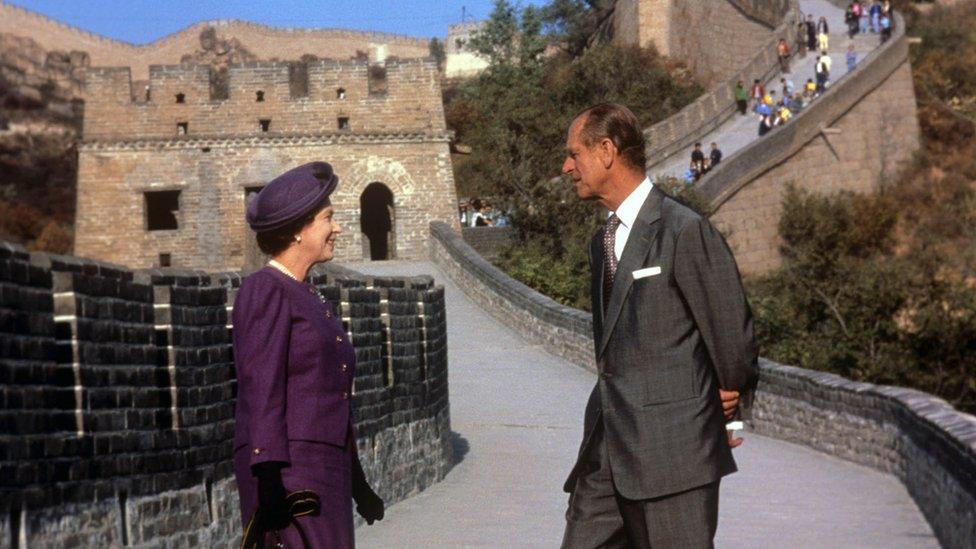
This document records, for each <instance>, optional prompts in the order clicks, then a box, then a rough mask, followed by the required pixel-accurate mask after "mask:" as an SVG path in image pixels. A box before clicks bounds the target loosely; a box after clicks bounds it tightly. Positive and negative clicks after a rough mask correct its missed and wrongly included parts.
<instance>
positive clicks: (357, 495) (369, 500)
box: [352, 456, 385, 524]
mask: <svg viewBox="0 0 976 549" xmlns="http://www.w3.org/2000/svg"><path fill="white" fill-rule="evenodd" d="M352 499H353V500H354V501H355V502H356V512H357V513H359V516H361V517H363V518H364V519H366V524H373V522H375V521H377V520H383V515H384V514H385V508H384V505H383V500H382V499H380V497H379V496H377V495H376V492H374V491H373V489H372V488H370V487H369V483H368V482H366V474H365V473H364V472H363V466H362V464H361V463H359V457H358V456H356V457H355V458H354V459H353V464H352Z"/></svg>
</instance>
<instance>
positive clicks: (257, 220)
mask: <svg viewBox="0 0 976 549" xmlns="http://www.w3.org/2000/svg"><path fill="white" fill-rule="evenodd" d="M338 184H339V177H338V176H337V175H336V174H335V172H333V171H332V166H331V165H330V164H329V163H327V162H309V163H308V164H303V165H301V166H299V167H297V168H294V169H291V170H288V171H287V172H285V173H283V174H281V175H279V176H278V177H276V178H274V179H273V180H272V181H271V183H268V185H267V186H266V187H265V188H264V189H261V192H259V193H258V196H257V197H256V198H255V199H254V200H252V201H251V204H250V205H249V206H248V207H247V224H248V225H250V226H251V229H252V230H254V231H255V232H263V231H271V230H274V229H280V228H281V227H284V226H285V225H288V224H289V223H291V222H293V221H295V220H298V219H301V218H302V216H304V215H306V214H307V213H309V212H311V211H312V208H315V206H317V205H318V204H320V203H321V202H322V200H324V199H325V198H326V197H327V196H329V195H330V194H332V191H334V190H335V188H336V185H338Z"/></svg>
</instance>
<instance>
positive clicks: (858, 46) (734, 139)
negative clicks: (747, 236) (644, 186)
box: [648, 0, 880, 179]
mask: <svg viewBox="0 0 976 549" xmlns="http://www.w3.org/2000/svg"><path fill="white" fill-rule="evenodd" d="M800 10H801V11H802V12H803V13H804V16H805V15H806V14H811V15H813V19H814V20H815V21H816V20H819V19H820V16H824V17H826V18H827V24H828V26H829V28H830V31H831V32H830V59H831V61H832V65H831V71H830V74H831V82H832V83H836V82H837V80H838V79H840V78H843V77H844V75H845V74H847V61H846V60H845V57H844V55H845V54H846V53H847V46H848V44H850V43H851V40H850V39H849V38H848V37H847V25H846V24H845V23H844V10H841V9H840V8H838V7H836V6H834V5H833V4H831V3H830V2H828V1H827V0H800ZM853 42H854V49H855V51H857V59H858V62H859V63H860V62H861V61H863V60H864V58H865V57H866V56H867V55H868V53H870V52H871V51H872V50H874V49H875V48H877V47H878V45H879V44H880V38H879V36H878V35H877V34H872V33H871V32H868V33H867V34H859V35H857V36H855V37H854V40H853ZM792 46H793V45H792V44H791V47H792ZM815 63H816V54H815V53H812V52H811V53H808V54H807V56H806V57H805V58H804V59H796V58H794V59H793V60H792V63H791V67H790V70H791V72H790V73H789V74H776V76H774V77H773V78H771V79H770V80H769V82H766V83H764V85H765V86H766V89H767V90H770V89H772V90H776V96H777V99H779V98H781V97H782V85H781V84H780V82H779V80H780V78H782V77H784V76H785V77H786V78H787V79H788V80H792V81H793V85H794V86H795V87H796V89H797V90H802V89H803V86H804V85H805V84H806V82H807V79H808V78H813V79H814V81H816V78H815V73H814V64H815ZM745 85H746V89H748V88H749V86H751V85H752V81H751V80H750V81H748V82H745ZM750 108H751V103H750ZM788 123H789V122H787V124H788ZM758 132H759V117H758V116H757V115H755V114H753V113H752V111H751V110H750V111H749V113H748V114H745V115H740V114H738V113H736V114H734V115H732V117H731V118H729V119H728V120H727V121H726V122H725V123H724V124H722V125H721V126H719V127H718V128H716V129H715V130H714V131H712V132H711V133H710V134H708V135H706V136H705V137H703V138H702V139H701V142H702V150H703V151H704V152H705V157H706V158H707V157H708V151H709V150H710V149H709V143H712V142H713V141H714V142H715V143H717V144H718V148H719V149H721V150H722V154H723V155H724V156H725V157H726V158H728V157H729V156H731V155H733V154H735V153H736V152H738V151H739V150H740V149H742V148H743V147H745V146H746V145H748V144H750V143H752V142H753V141H756V140H757V139H759V133H758ZM691 150H692V149H691V148H690V147H689V148H688V150H687V151H684V152H679V153H676V154H674V155H672V156H671V157H670V158H668V159H666V160H664V161H663V162H661V163H659V164H657V165H654V166H652V167H651V168H650V169H648V173H649V174H650V175H651V176H652V177H660V176H662V175H664V176H674V177H677V178H679V179H680V178H683V177H684V173H685V170H687V169H688V164H689V163H690V162H691ZM651 160H653V159H651Z"/></svg>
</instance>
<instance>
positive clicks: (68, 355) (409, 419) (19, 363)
mask: <svg viewBox="0 0 976 549" xmlns="http://www.w3.org/2000/svg"><path fill="white" fill-rule="evenodd" d="M241 278H242V274H241V273H236V272H224V273H212V274H206V273H203V272H200V271H188V270H177V269H163V270H147V271H131V270H128V269H126V268H123V267H118V266H114V265H109V264H105V263H99V262H95V261H91V260H86V259H79V258H75V257H67V256H52V255H47V254H40V253H35V254H27V253H25V252H24V251H23V249H22V248H19V247H18V246H14V245H10V244H7V243H4V242H0V547H4V548H7V547H9V548H11V549H15V548H25V547H122V546H139V547H230V546H234V545H235V544H237V545H239V544H240V532H241V530H242V528H241V517H240V514H239V507H238V501H237V489H236V485H235V482H234V478H233V470H232V456H233V452H234V448H233V436H234V415H233V414H234V399H235V395H236V380H235V377H234V366H233V348H232V345H231V331H232V330H233V326H230V325H229V324H228V322H229V319H230V318H231V311H232V307H233V300H234V296H235V295H236V291H237V288H238V287H239V286H240V281H241ZM310 280H311V282H312V283H313V284H315V285H316V286H318V287H319V289H320V290H321V291H322V292H323V294H324V295H325V296H326V298H327V299H329V300H330V301H331V302H332V303H333V305H334V306H335V307H336V311H338V314H339V315H340V316H341V318H342V320H343V322H344V324H345V326H346V329H347V332H348V333H349V334H350V337H351V340H352V342H353V345H354V346H355V347H356V362H357V372H356V379H355V380H354V385H353V387H354V388H353V402H354V411H355V414H354V415H355V417H354V421H355V423H356V434H357V444H358V446H359V452H360V456H361V457H362V459H363V465H364V468H365V470H366V474H367V477H368V478H369V479H370V480H371V482H372V483H373V486H374V488H375V489H376V491H377V493H379V494H380V496H381V497H383V498H385V499H386V501H387V503H393V502H395V501H399V500H401V499H403V498H405V497H407V496H409V495H412V494H414V493H417V492H419V491H420V490H423V489H424V488H426V487H427V486H430V485H431V484H432V483H434V482H436V481H438V480H440V479H441V478H443V476H444V475H445V474H446V473H447V471H448V470H449V468H450V467H451V466H452V464H453V450H452V443H451V430H450V412H449V403H448V386H447V329H446V328H447V324H446V322H447V321H446V317H445V312H444V311H445V306H444V290H443V287H435V286H434V283H433V279H431V278H430V277H413V278H381V277H363V276H360V275H358V274H356V273H352V272H349V271H345V270H341V269H335V268H316V270H314V271H313V273H312V275H311V277H310Z"/></svg>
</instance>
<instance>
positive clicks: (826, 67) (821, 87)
mask: <svg viewBox="0 0 976 549" xmlns="http://www.w3.org/2000/svg"><path fill="white" fill-rule="evenodd" d="M815 70H816V75H817V94H818V95H819V94H821V93H823V92H825V91H826V90H827V87H828V86H829V85H830V56H829V55H827V53H826V52H824V53H823V54H821V55H820V57H818V58H817V65H816V68H815Z"/></svg>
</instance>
